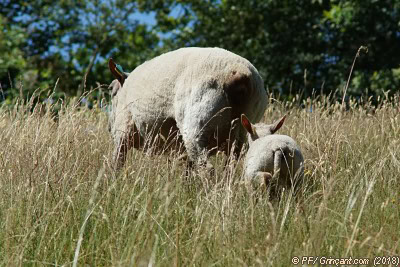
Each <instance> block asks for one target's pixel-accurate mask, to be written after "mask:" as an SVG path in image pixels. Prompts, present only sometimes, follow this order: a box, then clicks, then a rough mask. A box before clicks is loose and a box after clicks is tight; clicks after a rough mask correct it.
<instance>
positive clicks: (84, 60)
mask: <svg viewBox="0 0 400 267" xmlns="http://www.w3.org/2000/svg"><path fill="white" fill-rule="evenodd" d="M0 9H2V10H5V11H6V12H5V14H7V19H8V20H9V22H10V23H11V24H12V25H15V26H16V27H18V29H21V31H25V32H29V33H30V34H29V35H28V36H27V38H25V39H24V40H22V41H21V42H20V43H19V44H20V46H22V47H23V55H24V57H25V58H26V59H27V60H28V62H29V65H30V68H29V69H28V70H31V71H33V73H32V75H33V76H35V77H34V79H33V81H32V82H31V83H29V84H28V86H29V89H30V90H31V91H33V90H35V89H36V88H37V87H40V88H42V89H43V88H48V89H50V88H53V87H54V86H55V83H56V81H57V79H60V80H61V81H63V82H62V83H60V84H59V85H58V88H57V90H59V91H62V92H65V93H67V94H70V95H75V94H77V93H79V92H80V93H82V92H83V91H84V90H87V89H90V88H95V87H96V88H97V87H98V86H99V85H98V83H99V82H100V83H109V82H110V81H111V80H112V77H111V74H110V73H109V72H108V70H107V64H105V62H106V60H107V58H108V57H109V56H111V55H112V56H114V57H116V58H118V59H119V62H120V63H121V64H123V65H125V66H129V67H131V68H133V67H135V66H136V65H138V64H140V63H141V62H143V61H144V60H145V59H147V58H149V57H152V56H154V47H156V46H157V45H158V41H159V40H158V37H157V35H156V34H154V33H152V32H151V31H150V30H148V28H147V27H146V26H145V25H143V24H140V23H139V22H138V21H137V20H136V19H135V18H134V17H133V16H132V14H133V13H134V12H135V11H136V10H137V5H136V3H135V2H132V1H127V0H113V1H98V0H91V1H69V0H62V1H56V2H54V1H45V0H43V1H33V2H32V3H30V4H29V5H27V4H26V1H2V2H1V3H0ZM16 41H17V40H15V42H16ZM128 62H129V64H128ZM21 72H22V71H21ZM21 72H19V73H13V75H12V76H11V79H12V80H18V79H19V76H20V75H21Z"/></svg>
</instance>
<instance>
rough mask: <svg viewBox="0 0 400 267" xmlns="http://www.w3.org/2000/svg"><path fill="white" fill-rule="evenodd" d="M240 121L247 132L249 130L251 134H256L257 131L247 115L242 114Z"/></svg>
mask: <svg viewBox="0 0 400 267" xmlns="http://www.w3.org/2000/svg"><path fill="white" fill-rule="evenodd" d="M240 121H241V122H242V125H243V127H244V128H245V129H246V131H247V132H249V133H250V134H251V135H256V131H255V129H254V127H253V125H252V124H251V122H250V121H249V119H248V118H247V117H246V115H244V114H242V116H240Z"/></svg>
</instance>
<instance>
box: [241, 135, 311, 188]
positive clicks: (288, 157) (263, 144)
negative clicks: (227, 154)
mask: <svg viewBox="0 0 400 267" xmlns="http://www.w3.org/2000/svg"><path fill="white" fill-rule="evenodd" d="M303 162H304V159H303V155H302V153H301V150H300V148H299V146H298V145H297V144H296V142H295V141H294V140H293V139H292V138H291V137H289V136H287V135H267V136H263V137H260V138H258V139H256V140H254V141H252V142H251V144H250V147H249V150H248V152H247V154H246V158H245V168H244V169H245V170H244V173H245V177H246V178H247V179H254V178H258V176H259V175H260V174H261V173H265V172H267V173H270V174H271V175H272V176H273V175H274V173H275V172H277V171H278V170H280V172H279V177H277V179H278V183H279V184H280V185H284V186H287V185H291V180H292V179H294V178H295V179H297V178H301V177H302V176H303V173H304V166H303V164H304V163H303Z"/></svg>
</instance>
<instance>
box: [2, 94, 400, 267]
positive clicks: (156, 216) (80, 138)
mask: <svg viewBox="0 0 400 267" xmlns="http://www.w3.org/2000/svg"><path fill="white" fill-rule="evenodd" d="M299 102H300V100H299V99H298V98H294V99H293V101H291V102H282V101H271V103H270V105H269V107H268V109H267V110H266V113H265V118H264V120H265V121H266V122H271V121H273V120H274V119H276V118H278V117H280V116H281V115H283V114H284V113H289V116H288V119H287V120H286V122H285V125H284V126H283V127H282V129H281V130H280V133H282V134H288V135H290V136H292V137H293V138H294V139H295V140H297V142H298V144H299V145H300V146H301V148H302V150H303V153H304V156H305V159H306V175H305V181H306V183H305V185H304V187H303V188H302V190H301V193H300V195H298V196H297V197H296V198H294V197H293V196H292V195H291V194H290V192H286V193H285V194H284V195H283V196H282V198H281V201H279V202H278V201H271V202H270V201H269V200H268V198H267V197H264V196H262V195H261V196H257V197H255V196H253V195H251V192H249V191H248V190H246V188H245V187H244V186H243V185H242V184H241V183H239V181H240V179H241V165H242V161H239V162H238V163H237V164H235V163H231V164H230V165H229V166H228V168H227V169H225V170H224V169H223V156H218V157H216V158H214V164H215V166H216V173H215V176H213V177H208V176H207V175H201V173H198V174H194V175H193V176H192V177H186V176H185V169H184V165H183V164H181V163H180V162H179V161H178V160H177V159H176V158H173V157H172V156H161V155H147V154H146V153H143V152H139V151H131V152H130V154H129V157H128V161H127V164H126V166H125V167H124V169H123V170H122V171H121V172H120V173H115V172H114V171H113V170H112V168H111V165H110V164H111V151H112V147H113V144H112V141H111V138H110V136H109V134H108V132H107V118H106V115H105V114H104V113H103V112H100V111H98V110H91V111H88V110H79V109H78V108H76V107H73V106H72V105H69V106H68V105H67V106H63V107H62V108H61V110H60V112H59V117H58V121H57V122H55V121H54V120H53V119H52V117H51V114H50V113H45V114H44V115H43V113H42V112H39V110H37V109H36V110H34V111H33V112H27V109H29V108H28V107H27V106H26V105H24V104H19V105H16V106H15V107H14V108H12V109H11V110H10V109H5V108H3V109H2V110H1V112H0V228H1V231H0V265H2V266H19V265H35V266H44V265H50V266H52V265H53V266H61V265H63V266H69V265H74V264H77V265H79V266H82V265H83V266H84V265H85V264H88V265H89V266H290V265H291V258H292V257H293V256H298V257H302V256H320V257H321V256H326V257H353V258H355V257H363V258H370V259H372V258H373V257H374V256H378V255H380V256H393V255H400V235H399V233H400V150H399V146H400V115H399V108H400V107H399V98H398V97H395V98H392V99H385V100H380V104H379V105H378V107H376V108H373V107H372V106H371V105H370V103H369V102H368V101H367V102H365V103H362V104H359V103H357V102H356V101H354V100H350V102H349V103H348V108H347V110H346V111H343V109H342V106H341V105H340V104H338V102H335V101H333V100H331V99H330V98H329V97H326V96H323V97H319V98H313V99H307V100H305V101H303V102H302V106H303V108H298V106H299V105H298V104H299ZM300 103H301V102H300Z"/></svg>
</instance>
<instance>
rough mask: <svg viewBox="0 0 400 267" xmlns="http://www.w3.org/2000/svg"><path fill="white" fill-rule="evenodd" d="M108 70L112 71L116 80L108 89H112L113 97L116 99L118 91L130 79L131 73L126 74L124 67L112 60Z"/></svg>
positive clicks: (109, 62)
mask: <svg viewBox="0 0 400 267" xmlns="http://www.w3.org/2000/svg"><path fill="white" fill-rule="evenodd" d="M108 68H109V69H110V71H111V73H112V74H113V76H114V77H115V78H116V80H114V81H112V82H111V84H110V86H109V87H108V88H111V89H112V91H111V95H112V96H113V97H114V96H115V95H116V94H117V93H118V90H119V89H120V88H121V87H122V86H123V85H124V82H125V80H126V78H128V75H129V73H127V72H124V71H123V69H122V67H121V66H120V65H118V64H116V63H115V62H114V60H113V59H112V58H110V59H109V60H108Z"/></svg>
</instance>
